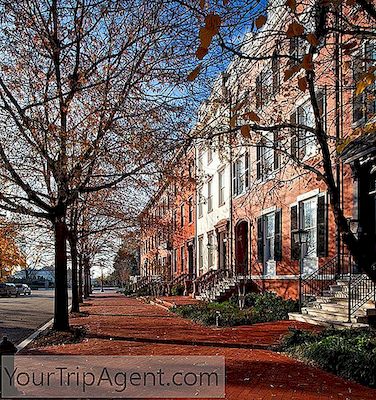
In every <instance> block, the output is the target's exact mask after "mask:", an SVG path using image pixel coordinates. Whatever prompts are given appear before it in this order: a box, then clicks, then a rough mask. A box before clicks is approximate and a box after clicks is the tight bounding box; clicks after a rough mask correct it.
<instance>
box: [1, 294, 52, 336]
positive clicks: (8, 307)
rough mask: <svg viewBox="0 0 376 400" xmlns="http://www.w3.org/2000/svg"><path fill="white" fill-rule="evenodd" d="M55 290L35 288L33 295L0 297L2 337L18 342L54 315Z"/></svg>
mask: <svg viewBox="0 0 376 400" xmlns="http://www.w3.org/2000/svg"><path fill="white" fill-rule="evenodd" d="M53 308H54V291H53V290H34V291H33V294H32V295H31V296H25V297H24V296H20V297H18V298H14V297H12V298H5V297H0V339H1V338H2V336H4V335H6V336H8V339H9V340H11V341H12V342H13V343H15V344H18V343H20V342H21V341H22V340H23V339H25V338H27V337H28V336H29V335H30V334H31V333H33V332H34V331H35V330H36V329H38V328H39V327H40V326H42V325H43V324H44V323H46V322H47V321H48V320H50V319H51V318H52V316H53Z"/></svg>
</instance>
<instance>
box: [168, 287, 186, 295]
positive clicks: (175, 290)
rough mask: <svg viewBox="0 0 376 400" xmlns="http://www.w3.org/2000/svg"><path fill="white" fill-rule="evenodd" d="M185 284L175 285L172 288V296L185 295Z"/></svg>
mask: <svg viewBox="0 0 376 400" xmlns="http://www.w3.org/2000/svg"><path fill="white" fill-rule="evenodd" d="M184 290H185V288H184V285H174V286H173V287H172V288H171V295H172V296H183V294H184Z"/></svg>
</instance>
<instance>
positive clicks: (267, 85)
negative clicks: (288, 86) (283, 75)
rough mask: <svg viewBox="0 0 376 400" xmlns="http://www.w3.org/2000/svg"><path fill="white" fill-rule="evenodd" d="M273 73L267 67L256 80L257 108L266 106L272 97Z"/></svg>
mask: <svg viewBox="0 0 376 400" xmlns="http://www.w3.org/2000/svg"><path fill="white" fill-rule="evenodd" d="M272 88H273V71H272V69H271V68H270V66H269V65H267V66H266V67H265V68H264V69H263V70H262V71H261V72H260V74H259V75H258V76H257V78H256V108H262V107H263V106H265V105H266V104H267V103H268V102H269V101H270V99H271V97H272Z"/></svg>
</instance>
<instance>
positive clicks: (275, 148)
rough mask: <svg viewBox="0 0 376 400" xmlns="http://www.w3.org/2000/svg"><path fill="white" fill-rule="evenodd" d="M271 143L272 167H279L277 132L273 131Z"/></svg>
mask: <svg viewBox="0 0 376 400" xmlns="http://www.w3.org/2000/svg"><path fill="white" fill-rule="evenodd" d="M273 145H274V169H278V168H279V167H280V162H279V161H280V154H279V151H278V149H279V143H278V132H274V134H273Z"/></svg>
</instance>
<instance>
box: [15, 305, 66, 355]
mask: <svg viewBox="0 0 376 400" xmlns="http://www.w3.org/2000/svg"><path fill="white" fill-rule="evenodd" d="M71 309H72V305H70V306H69V307H68V312H70V311H71ZM53 322H54V319H53V318H51V319H50V320H49V321H47V322H46V323H45V324H44V325H42V326H41V327H40V328H38V329H37V330H36V331H35V332H33V333H32V334H31V335H29V336H28V337H27V338H26V339H24V340H23V341H22V342H21V343H20V344H18V345H17V346H16V348H17V353H19V352H20V351H21V350H23V349H24V348H25V347H26V346H28V345H29V344H30V343H31V342H32V341H33V340H34V339H36V338H37V337H38V336H39V335H40V334H41V333H42V332H44V331H45V330H46V329H48V328H49V327H50V326H51V325H52V324H53Z"/></svg>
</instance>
